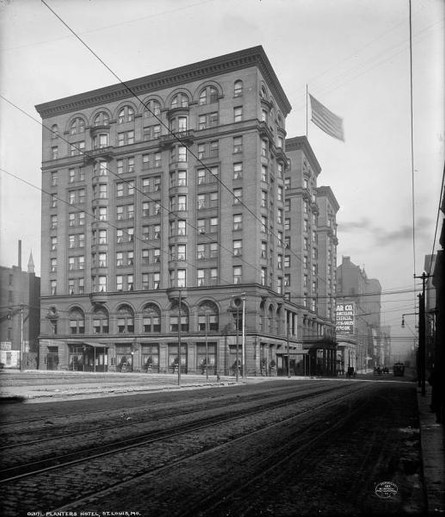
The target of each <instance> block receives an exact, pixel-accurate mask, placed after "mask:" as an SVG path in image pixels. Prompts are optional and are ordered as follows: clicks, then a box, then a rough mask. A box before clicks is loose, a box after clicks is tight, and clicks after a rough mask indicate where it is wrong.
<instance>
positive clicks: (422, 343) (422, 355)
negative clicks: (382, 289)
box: [414, 272, 431, 397]
mask: <svg viewBox="0 0 445 517" xmlns="http://www.w3.org/2000/svg"><path fill="white" fill-rule="evenodd" d="M430 277H431V275H427V274H426V273H425V272H423V273H422V274H421V275H420V276H416V275H414V278H420V279H421V280H422V293H421V294H419V364H418V366H419V368H418V371H419V383H418V384H419V386H420V389H421V394H422V397H424V396H425V393H426V391H425V369H426V350H425V348H426V335H425V330H426V325H425V286H426V280H427V278H430Z"/></svg>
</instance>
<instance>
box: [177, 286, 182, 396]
mask: <svg viewBox="0 0 445 517" xmlns="http://www.w3.org/2000/svg"><path fill="white" fill-rule="evenodd" d="M181 303H182V299H181V289H179V301H178V386H181V316H182V315H181Z"/></svg>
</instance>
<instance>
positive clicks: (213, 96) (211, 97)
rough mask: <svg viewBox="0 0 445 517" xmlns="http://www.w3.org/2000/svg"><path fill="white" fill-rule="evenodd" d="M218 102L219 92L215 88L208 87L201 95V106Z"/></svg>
mask: <svg viewBox="0 0 445 517" xmlns="http://www.w3.org/2000/svg"><path fill="white" fill-rule="evenodd" d="M213 102H218V90H217V89H216V88H215V87H214V86H206V87H205V88H204V89H203V90H202V91H201V93H200V94H199V105H200V106H202V105H204V104H211V103H213Z"/></svg>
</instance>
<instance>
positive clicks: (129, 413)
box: [0, 387, 341, 472]
mask: <svg viewBox="0 0 445 517" xmlns="http://www.w3.org/2000/svg"><path fill="white" fill-rule="evenodd" d="M335 389H341V387H336V388H335ZM289 391H290V389H289V388H288V387H286V388H281V389H279V390H276V391H274V392H273V393H267V394H264V393H261V394H258V395H253V396H249V400H248V402H249V404H250V403H251V402H254V401H257V400H259V399H261V400H264V399H265V398H267V399H272V398H273V397H280V396H281V395H283V394H286V393H288V392H289ZM325 391H326V388H321V391H318V392H316V391H314V390H313V389H310V387H308V388H307V389H306V390H305V391H302V390H299V395H304V394H305V393H306V392H308V393H311V394H316V393H324V392H325ZM329 391H332V388H330V389H329ZM211 403H214V404H215V406H214V407H209V403H208V402H207V403H205V404H200V405H198V406H196V405H195V407H194V408H193V409H192V410H183V411H181V412H180V413H179V412H176V413H175V415H174V416H175V417H178V416H181V417H182V416H189V415H193V414H195V413H198V412H200V411H203V410H204V409H205V410H209V409H218V408H222V407H224V406H226V405H227V404H233V403H237V404H240V403H245V400H244V399H243V398H240V397H239V396H235V397H233V398H231V399H227V398H224V397H223V396H221V397H218V400H212V401H211ZM139 409H142V412H143V413H146V417H147V418H143V415H141V416H139V415H137V416H136V417H135V416H134V415H133V413H137V411H138V410H139ZM102 412H107V410H104V411H102ZM115 412H116V413H117V414H116V415H115V416H113V417H110V416H109V415H108V421H110V420H113V422H112V423H111V424H109V425H99V426H97V427H95V428H94V429H92V430H91V429H86V430H82V431H75V432H68V433H67V432H66V431H65V429H66V428H67V427H71V426H73V423H72V422H71V421H68V422H66V423H65V424H62V425H57V424H54V423H53V422H51V427H50V428H49V427H48V425H49V424H48V422H43V427H41V428H40V429H38V430H35V429H34V430H32V431H24V432H23V433H22V436H23V435H24V436H27V435H29V434H30V433H33V434H36V433H38V432H42V433H47V432H48V429H51V436H49V437H45V438H39V439H36V440H29V441H22V442H20V441H19V442H16V443H7V444H6V445H4V446H0V452H1V451H10V450H11V449H12V448H18V447H27V446H30V445H39V444H43V443H48V442H54V441H56V440H57V439H65V438H74V437H81V436H84V435H86V434H89V433H93V432H99V431H101V432H102V431H107V430H115V429H123V428H125V427H128V426H131V425H134V424H138V425H139V424H144V423H147V422H152V421H154V420H155V421H156V422H160V421H162V420H165V419H168V418H171V415H170V414H167V415H165V416H163V413H165V412H166V409H165V408H162V409H155V410H152V409H147V406H146V405H143V406H137V407H135V408H131V409H128V410H125V409H119V410H115ZM108 413H109V410H108ZM91 414H94V415H96V413H91ZM159 414H160V415H159ZM80 415H81V414H79V415H77V416H80ZM71 416H72V415H70V417H65V418H71ZM82 416H84V415H82ZM122 419H126V421H125V422H124V423H118V422H119V421H120V420H122ZM130 420H131V422H130ZM41 421H42V420H41ZM99 422H102V421H101V420H99ZM96 424H97V421H91V422H88V425H96ZM75 425H85V423H84V421H81V422H77V423H76V424H75ZM56 430H57V432H58V434H54V433H55V431H56ZM18 436H19V437H20V435H18ZM1 438H2V434H1V433H0V439H1ZM14 438H15V439H17V434H16V435H15V436H14ZM0 472H1V471H0Z"/></svg>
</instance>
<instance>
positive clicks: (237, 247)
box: [233, 239, 243, 257]
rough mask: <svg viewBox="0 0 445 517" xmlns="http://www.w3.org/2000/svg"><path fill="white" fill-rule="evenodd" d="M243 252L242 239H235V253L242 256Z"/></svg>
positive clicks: (236, 255)
mask: <svg viewBox="0 0 445 517" xmlns="http://www.w3.org/2000/svg"><path fill="white" fill-rule="evenodd" d="M242 254H243V241H242V240H241V239H239V240H235V241H233V255H234V256H235V257H240V256H241V255H242Z"/></svg>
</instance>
